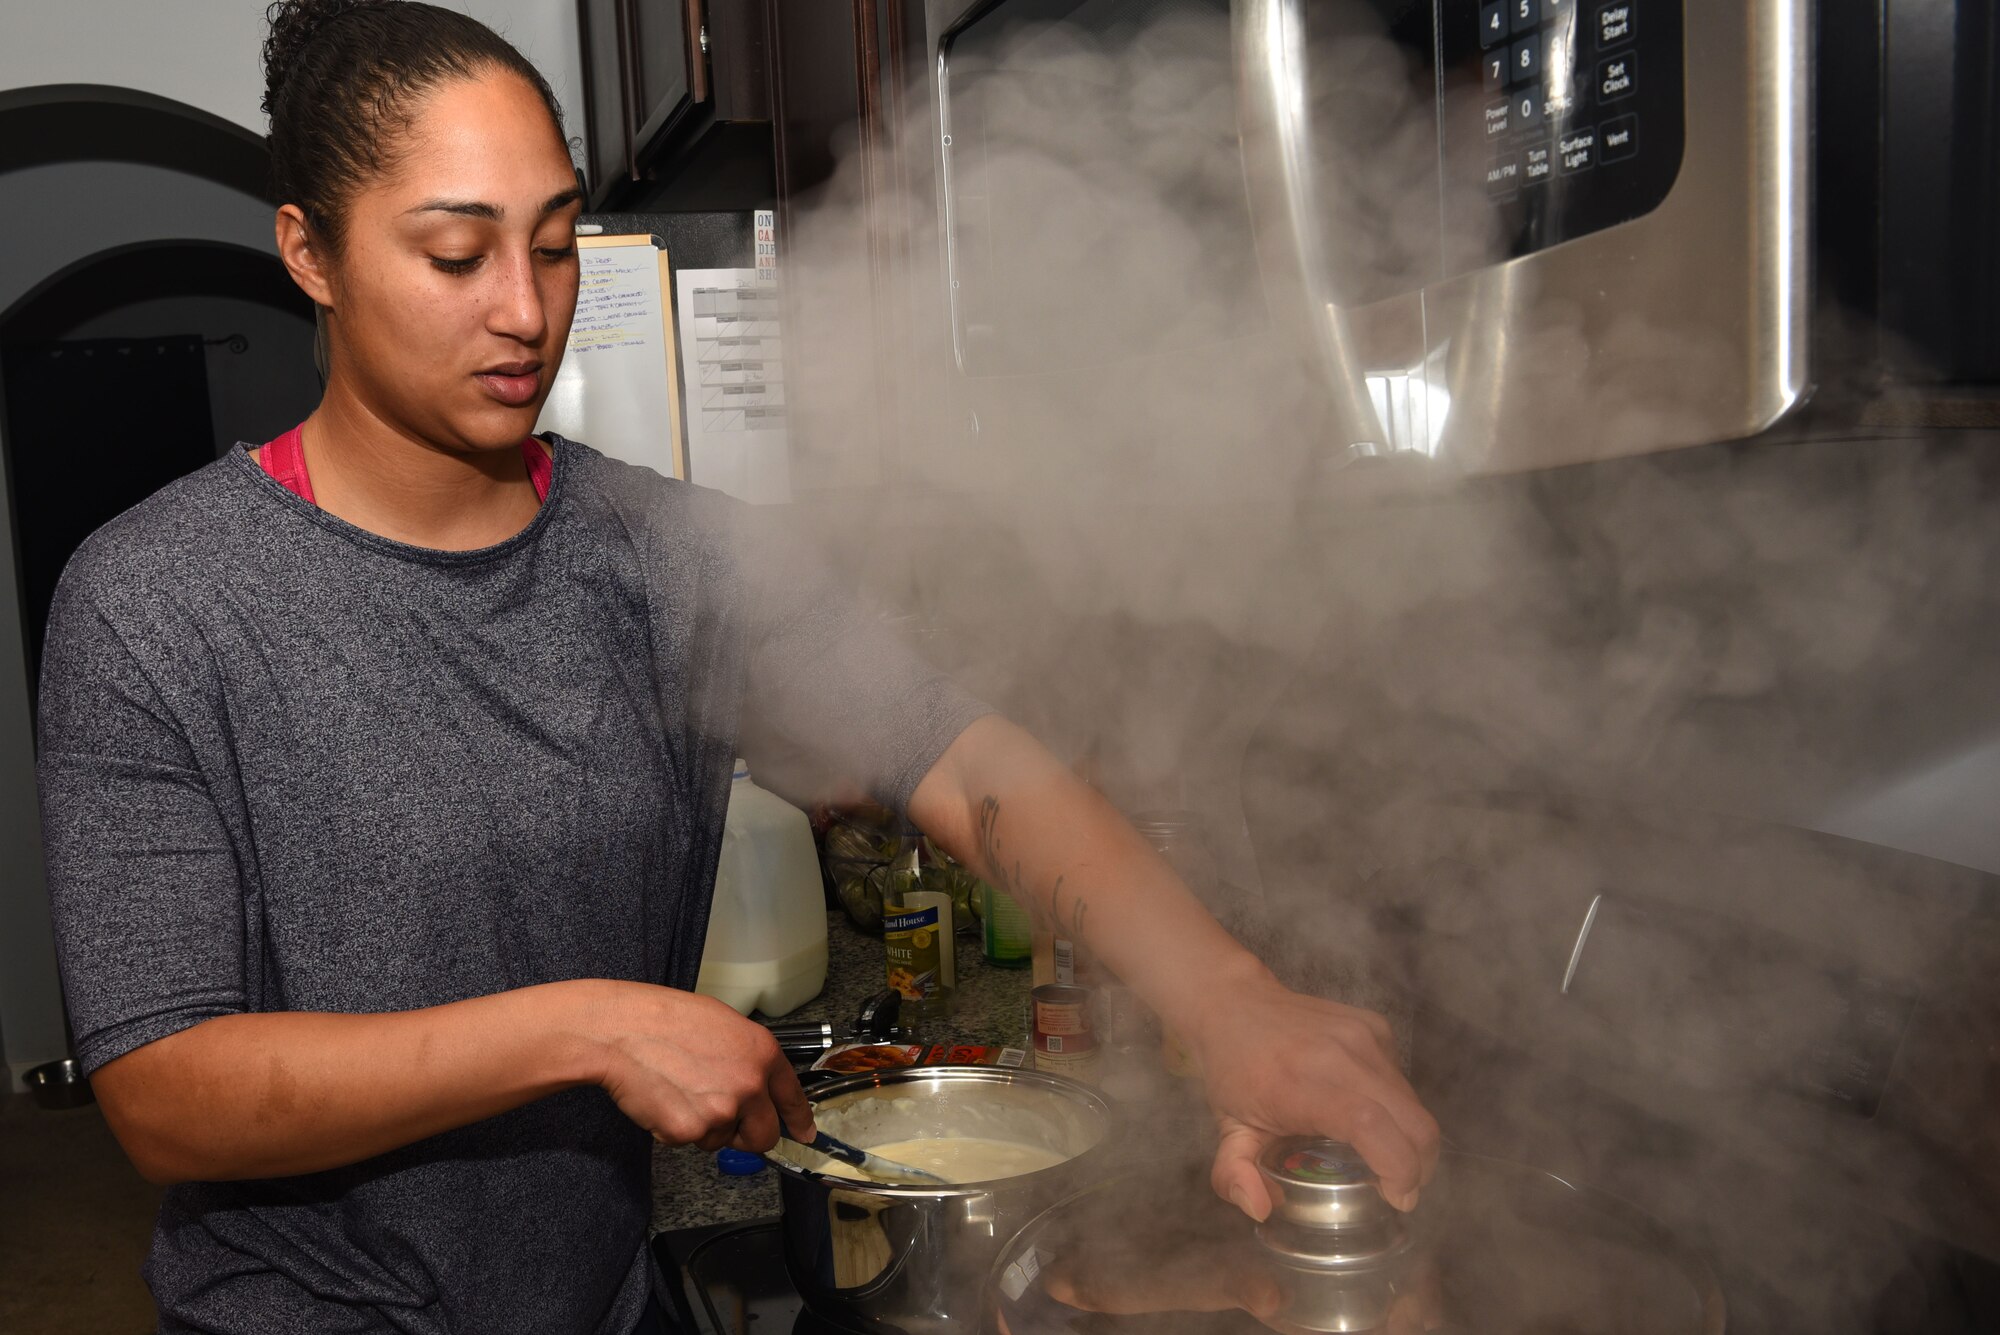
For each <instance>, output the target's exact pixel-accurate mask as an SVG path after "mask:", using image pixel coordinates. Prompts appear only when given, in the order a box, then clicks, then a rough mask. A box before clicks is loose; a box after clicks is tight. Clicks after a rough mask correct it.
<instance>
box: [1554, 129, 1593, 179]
mask: <svg viewBox="0 0 2000 1335" xmlns="http://www.w3.org/2000/svg"><path fill="white" fill-rule="evenodd" d="M1556 160H1557V162H1558V163H1560V164H1561V166H1562V174H1563V175H1564V176H1574V175H1576V174H1577V173H1578V172H1587V171H1589V170H1590V169H1591V168H1592V167H1594V166H1596V165H1597V131H1596V130H1593V129H1590V128H1588V127H1586V128H1584V129H1581V130H1570V131H1568V132H1566V133H1564V134H1562V135H1560V136H1559V137H1558V138H1557V139H1556Z"/></svg>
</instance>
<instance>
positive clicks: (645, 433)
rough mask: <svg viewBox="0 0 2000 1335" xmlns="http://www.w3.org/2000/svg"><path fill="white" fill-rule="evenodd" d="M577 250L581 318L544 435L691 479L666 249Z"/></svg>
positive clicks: (607, 241) (599, 244)
mask: <svg viewBox="0 0 2000 1335" xmlns="http://www.w3.org/2000/svg"><path fill="white" fill-rule="evenodd" d="M576 244H577V255H578V264H579V267H580V268H581V270H582V274H581V277H580V278H579V280H578V290H577V298H576V320H575V322H574V323H573V324H572V325H571V326H570V331H569V351H568V352H567V353H565V354H564V356H563V364H562V370H561V371H560V372H558V373H557V375H556V383H555V385H554V386H553V387H552V388H551V390H550V391H549V399H548V402H547V403H546V404H544V405H543V407H542V416H541V420H540V421H539V422H537V423H536V424H535V429H536V430H538V431H559V432H561V433H562V434H563V435H565V436H568V437H569V438H570V439H572V440H580V441H583V442H585V443H586V444H589V445H593V446H595V447H596V448H597V449H599V450H601V451H603V452H604V453H605V454H608V455H610V456H611V457H612V458H614V459H623V460H625V461H626V462H627V463H634V464H643V465H644V466H645V467H647V468H651V469H654V470H656V471H658V472H660V473H664V474H666V475H667V476H669V477H678V478H685V477H687V475H688V462H687V445H686V438H685V434H684V432H683V424H682V420H681V402H680V376H679V374H678V365H677V362H678V358H677V357H676V355H675V352H676V349H675V343H674V325H673V316H672V311H671V310H670V309H669V307H668V305H667V301H668V293H669V292H671V291H672V287H671V284H670V280H669V278H668V268H667V252H666V251H665V250H664V249H662V248H661V244H660V240H659V238H658V237H652V236H580V237H578V238H577V239H576Z"/></svg>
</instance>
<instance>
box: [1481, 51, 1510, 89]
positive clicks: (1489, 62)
mask: <svg viewBox="0 0 2000 1335" xmlns="http://www.w3.org/2000/svg"><path fill="white" fill-rule="evenodd" d="M1480 68H1481V69H1482V71H1483V72H1484V76H1485V77H1484V82H1485V84H1486V91H1487V92H1489V93H1497V92H1500V91H1501V90H1502V89H1504V88H1506V86H1507V48H1506V47H1504V46H1503V47H1501V48H1500V49H1499V50H1497V51H1488V52H1487V53H1486V58H1485V59H1484V60H1483V61H1482V62H1481V63H1480Z"/></svg>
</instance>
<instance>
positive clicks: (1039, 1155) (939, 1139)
mask: <svg viewBox="0 0 2000 1335" xmlns="http://www.w3.org/2000/svg"><path fill="white" fill-rule="evenodd" d="M862 1148H863V1149H865V1150H867V1151H868V1152H869V1153H870V1154H879V1155H881V1156H882V1157H883V1158H884V1159H891V1160H894V1161H895V1162H896V1163H900V1164H908V1165H909V1166H910V1167H912V1168H921V1169H923V1170H924V1171H925V1172H929V1173H936V1174H937V1175H938V1176H939V1177H941V1178H943V1179H945V1180H946V1181H947V1182H950V1183H953V1184H955V1185H963V1184H965V1183H968V1182H993V1181H997V1180H998V1179H1000V1178H1003V1177H1019V1176H1021V1175H1022V1174H1023V1173H1033V1172H1037V1171H1039V1170H1040V1169H1043V1168H1053V1167H1055V1166H1056V1165H1057V1164H1059V1163H1062V1162H1063V1161H1064V1160H1065V1159H1067V1158H1069V1156H1068V1155H1066V1154H1059V1153H1057V1152H1056V1151H1054V1150H1046V1149H1043V1148H1042V1147H1041V1146H1039V1145H1021V1144H1016V1143H1015V1142H1013V1141H1009V1140H986V1139H983V1138H981V1137H978V1136H936V1137H930V1138H927V1139H923V1140H897V1141H892V1142H890V1143H889V1144H887V1145H864V1146H862ZM820 1171H821V1172H823V1173H826V1174H829V1175H831V1176H834V1177H848V1178H853V1179H855V1180H856V1181H859V1182H873V1181H877V1180H878V1179H875V1178H871V1177H869V1176H868V1175H867V1174H865V1173H863V1172H862V1171H861V1170H860V1169H859V1168H855V1167H853V1166H851V1165H849V1164H844V1163H841V1162H840V1161H839V1160H837V1159H832V1160H828V1161H827V1162H826V1163H825V1164H824V1165H821V1166H820Z"/></svg>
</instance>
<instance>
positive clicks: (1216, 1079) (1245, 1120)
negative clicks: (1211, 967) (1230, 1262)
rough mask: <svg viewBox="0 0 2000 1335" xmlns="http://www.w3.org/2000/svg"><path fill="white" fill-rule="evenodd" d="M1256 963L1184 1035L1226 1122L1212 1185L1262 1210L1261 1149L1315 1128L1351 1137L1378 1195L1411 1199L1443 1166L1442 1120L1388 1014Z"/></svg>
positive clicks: (1404, 1204)
mask: <svg viewBox="0 0 2000 1335" xmlns="http://www.w3.org/2000/svg"><path fill="white" fill-rule="evenodd" d="M1259 972H1260V974H1261V976H1258V977H1253V978H1252V979H1251V980H1250V981H1248V982H1247V983H1244V982H1238V983H1236V984H1234V985H1232V987H1231V988H1230V990H1229V994H1228V996H1227V998H1226V999H1225V1000H1221V1001H1219V1002H1218V1003H1217V1004H1216V1005H1214V1006H1212V1007H1209V1008H1207V1010H1206V1017H1207V1018H1206V1019H1205V1020H1204V1022H1203V1024H1202V1025H1201V1027H1200V1028H1198V1029H1196V1030H1194V1031H1192V1032H1189V1033H1187V1034H1186V1035H1185V1036H1184V1037H1185V1038H1186V1040H1187V1041H1188V1042H1189V1045H1190V1047H1191V1048H1192V1050H1193V1056H1194V1057H1195V1060H1196V1061H1197V1063H1198V1064H1199V1066H1200V1068H1201V1073H1202V1079H1203V1081H1204V1083H1205V1084H1206V1086H1207V1092H1208V1102H1209V1106H1210V1107H1211V1108H1212V1109H1213V1110H1214V1112H1215V1115H1216V1121H1217V1123H1218V1125H1219V1126H1220V1128H1221V1132H1222V1140H1221V1144H1220V1145H1219V1146H1218V1147H1217V1149H1216V1154H1215V1168H1214V1172H1213V1174H1212V1175H1211V1179H1210V1180H1211V1181H1212V1182H1213V1184H1214V1186H1215V1190H1216V1194H1217V1195H1219V1196H1221V1197H1223V1198H1224V1199H1226V1200H1229V1201H1232V1202H1234V1203H1235V1204H1236V1206H1237V1207H1238V1208H1239V1209H1241V1210H1242V1211H1243V1212H1244V1213H1245V1214H1247V1215H1249V1216H1251V1217H1252V1218H1254V1219H1260V1220H1261V1219H1263V1218H1265V1217H1266V1216H1268V1215H1269V1214H1270V1212H1271V1206H1272V1201H1271V1197H1270V1193H1269V1191H1268V1190H1267V1189H1266V1187H1265V1185H1264V1180H1263V1177H1262V1176H1261V1175H1260V1174H1259V1173H1258V1171H1257V1156H1258V1155H1259V1154H1261V1153H1262V1152H1263V1150H1264V1147H1265V1146H1267V1145H1269V1144H1270V1143H1271V1142H1272V1141H1274V1140H1276V1139H1278V1138H1279V1137H1281V1136H1287V1135H1315V1136H1326V1137H1329V1138H1331V1139H1334V1140H1340V1141H1345V1142H1346V1143H1348V1144H1349V1145H1352V1146H1353V1147H1354V1148H1355V1150H1356V1151H1358V1152H1359V1153H1360V1155H1361V1157H1362V1158H1363V1159H1365V1160H1367V1161H1368V1164H1369V1166H1370V1167H1371V1168H1373V1169H1374V1170H1375V1172H1376V1175H1377V1176H1378V1177H1379V1178H1380V1179H1381V1187H1382V1195H1383V1197H1384V1198H1385V1199H1387V1200H1388V1202H1389V1203H1390V1204H1391V1205H1393V1206H1395V1207H1396V1208H1397V1209H1399V1210H1410V1209H1414V1208H1415V1206H1416V1203H1417V1195H1418V1192H1419V1191H1420V1190H1421V1189H1422V1187H1423V1186H1424V1185H1425V1184H1427V1183H1428V1182H1429V1181H1430V1180H1431V1175H1432V1174H1433V1173H1434V1172H1435V1171H1436V1170H1437V1160H1438V1124H1437V1121H1436V1119H1434V1118H1433V1117H1432V1116H1431V1115H1430V1114H1429V1113H1428V1112H1426V1111H1425V1110H1424V1106H1423V1104H1422V1103H1421V1102H1419V1101H1418V1099H1417V1095H1416V1091H1415V1090H1413V1089H1411V1088H1410V1082H1409V1081H1408V1080H1406V1079H1405V1078H1404V1077H1403V1070H1402V1065H1401V1063H1400V1062H1399V1061H1398V1059H1397V1055H1396V1044H1395V1035H1394V1034H1393V1033H1392V1032H1391V1030H1390V1028H1389V1022H1388V1021H1387V1020H1385V1019H1383V1018H1382V1017H1381V1016H1380V1015H1377V1014H1376V1013H1375V1012H1373V1011H1367V1010H1362V1009H1360V1008H1358V1007H1354V1006H1345V1005H1342V1004H1340V1003H1339V1002H1335V1001H1325V1000H1322V999H1321V998H1318V997H1309V996H1304V995H1301V994H1300V993H1297V992H1293V991H1291V990H1290V989H1288V988H1286V987H1285V986H1284V985H1283V984H1282V983H1280V982H1278V980H1277V979H1275V978H1273V977H1271V976H1270V975H1269V974H1268V973H1262V971H1261V970H1260V971H1259Z"/></svg>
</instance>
